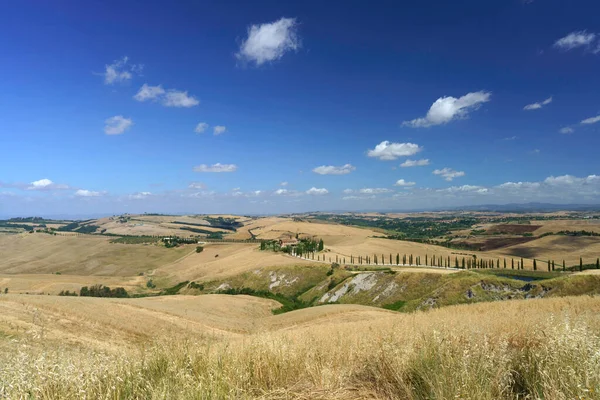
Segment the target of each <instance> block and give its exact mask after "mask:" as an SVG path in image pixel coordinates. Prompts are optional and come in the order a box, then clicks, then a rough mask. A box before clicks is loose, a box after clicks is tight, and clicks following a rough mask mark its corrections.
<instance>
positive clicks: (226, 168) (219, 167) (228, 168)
mask: <svg viewBox="0 0 600 400" xmlns="http://www.w3.org/2000/svg"><path fill="white" fill-rule="evenodd" d="M236 170H237V165H235V164H221V163H216V164H213V165H206V164H200V165H198V166H196V167H194V172H235V171H236Z"/></svg>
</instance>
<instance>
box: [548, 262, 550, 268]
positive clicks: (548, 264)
mask: <svg viewBox="0 0 600 400" xmlns="http://www.w3.org/2000/svg"><path fill="white" fill-rule="evenodd" d="M548 271H550V260H548Z"/></svg>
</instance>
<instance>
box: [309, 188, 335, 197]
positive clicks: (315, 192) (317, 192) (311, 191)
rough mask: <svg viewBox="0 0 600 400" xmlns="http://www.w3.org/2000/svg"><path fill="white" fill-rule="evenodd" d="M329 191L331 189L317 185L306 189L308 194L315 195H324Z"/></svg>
mask: <svg viewBox="0 0 600 400" xmlns="http://www.w3.org/2000/svg"><path fill="white" fill-rule="evenodd" d="M328 193H329V190H327V189H325V188H322V189H317V188H316V187H311V188H310V189H308V190H307V191H306V194H311V195H314V196H322V195H325V194H328Z"/></svg>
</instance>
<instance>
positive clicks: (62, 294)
mask: <svg viewBox="0 0 600 400" xmlns="http://www.w3.org/2000/svg"><path fill="white" fill-rule="evenodd" d="M58 295H59V296H77V292H75V291H72V292H71V291H69V290H61V291H60V293H59V294H58Z"/></svg>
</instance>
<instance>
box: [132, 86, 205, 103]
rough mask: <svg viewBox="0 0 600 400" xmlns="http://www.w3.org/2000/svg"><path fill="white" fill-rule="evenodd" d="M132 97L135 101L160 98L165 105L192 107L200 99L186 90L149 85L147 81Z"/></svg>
mask: <svg viewBox="0 0 600 400" xmlns="http://www.w3.org/2000/svg"><path fill="white" fill-rule="evenodd" d="M133 98H134V99H135V100H137V101H147V100H152V101H158V100H160V102H161V104H162V105H163V106H165V107H194V106H197V105H198V104H200V101H199V100H198V99H196V98H195V97H194V96H190V95H188V92H187V91H181V90H174V89H169V90H165V89H163V88H162V86H161V85H158V86H150V85H148V84H147V83H144V84H143V85H142V87H141V88H140V90H138V92H137V93H136V94H135V96H133Z"/></svg>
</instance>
